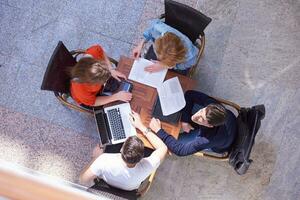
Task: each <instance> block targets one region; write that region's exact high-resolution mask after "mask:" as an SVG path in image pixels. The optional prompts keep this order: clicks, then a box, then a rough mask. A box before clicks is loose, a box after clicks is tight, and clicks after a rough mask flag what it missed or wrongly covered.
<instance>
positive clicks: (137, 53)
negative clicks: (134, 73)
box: [132, 40, 146, 59]
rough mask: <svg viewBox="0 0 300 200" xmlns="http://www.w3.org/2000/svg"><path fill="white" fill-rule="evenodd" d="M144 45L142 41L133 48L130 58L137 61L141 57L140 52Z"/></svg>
mask: <svg viewBox="0 0 300 200" xmlns="http://www.w3.org/2000/svg"><path fill="white" fill-rule="evenodd" d="M145 43H146V41H145V40H142V41H140V43H139V44H138V45H137V46H136V47H135V48H133V50H132V57H133V58H134V59H137V58H139V57H140V56H141V52H142V49H143V47H144V44H145Z"/></svg>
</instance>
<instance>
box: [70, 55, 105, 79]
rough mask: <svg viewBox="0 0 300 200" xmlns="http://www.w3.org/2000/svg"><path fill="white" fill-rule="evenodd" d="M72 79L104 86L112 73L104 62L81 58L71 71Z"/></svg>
mask: <svg viewBox="0 0 300 200" xmlns="http://www.w3.org/2000/svg"><path fill="white" fill-rule="evenodd" d="M70 74H71V78H72V79H73V78H74V79H75V80H74V81H77V82H80V83H100V84H104V83H105V82H106V81H107V80H108V79H109V77H110V76H111V73H110V71H109V69H108V66H107V64H106V63H105V62H104V61H99V60H96V59H94V58H81V59H80V60H79V61H78V63H77V64H76V65H75V66H74V67H72V68H71V70H70Z"/></svg>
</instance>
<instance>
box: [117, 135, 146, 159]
mask: <svg viewBox="0 0 300 200" xmlns="http://www.w3.org/2000/svg"><path fill="white" fill-rule="evenodd" d="M121 156H122V159H123V160H124V161H125V162H126V163H129V164H136V163H138V162H140V160H141V159H142V158H143V157H144V143H143V141H142V140H141V139H140V138H138V137H137V136H131V137H129V138H127V140H126V141H125V142H124V144H123V146H122V150H121Z"/></svg>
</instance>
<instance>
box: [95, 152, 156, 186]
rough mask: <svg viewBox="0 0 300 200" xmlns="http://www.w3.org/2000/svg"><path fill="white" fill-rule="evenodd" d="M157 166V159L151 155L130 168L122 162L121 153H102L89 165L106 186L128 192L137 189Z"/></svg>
mask: <svg viewBox="0 0 300 200" xmlns="http://www.w3.org/2000/svg"><path fill="white" fill-rule="evenodd" d="M159 164H160V160H159V158H158V157H156V156H155V155H154V154H153V155H152V156H150V157H147V158H143V159H142V160H141V161H139V162H138V163H137V164H136V165H135V166H134V167H132V168H130V167H128V166H127V165H126V163H125V162H124V161H123V159H122V156H121V153H104V154H102V155H101V156H99V157H98V158H97V159H96V160H95V162H94V163H93V164H92V165H91V170H92V172H94V173H95V174H96V175H98V176H99V178H102V179H103V180H104V181H105V182H106V183H107V184H109V185H111V186H113V187H116V188H120V189H123V190H128V191H130V190H135V189H138V187H139V186H140V184H141V183H142V182H143V181H144V180H145V179H146V178H147V177H148V176H149V175H150V174H151V173H152V172H153V171H154V170H155V169H156V168H157V167H158V166H159Z"/></svg>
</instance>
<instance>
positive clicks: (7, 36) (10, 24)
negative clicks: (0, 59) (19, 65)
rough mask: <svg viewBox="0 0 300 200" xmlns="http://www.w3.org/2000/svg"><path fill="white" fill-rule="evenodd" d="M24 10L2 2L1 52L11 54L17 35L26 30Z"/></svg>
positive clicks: (0, 20)
mask: <svg viewBox="0 0 300 200" xmlns="http://www.w3.org/2000/svg"><path fill="white" fill-rule="evenodd" d="M24 14H25V11H24V10H21V9H19V8H13V7H10V6H7V5H4V4H0V24H1V29H0V52H1V53H2V54H4V55H10V54H11V52H12V49H13V47H14V38H15V36H16V35H17V34H18V33H19V32H22V31H23V30H24V27H23V25H22V24H20V23H19V22H20V21H22V18H23V15H24Z"/></svg>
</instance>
